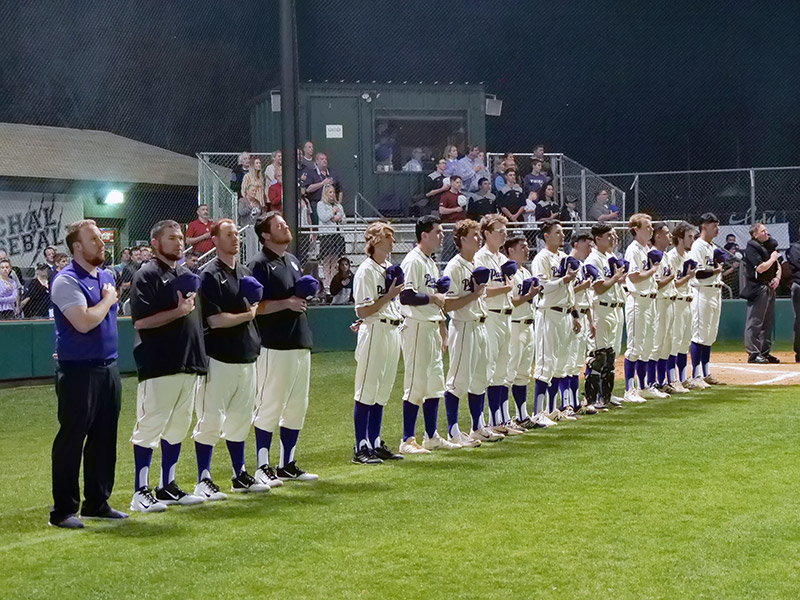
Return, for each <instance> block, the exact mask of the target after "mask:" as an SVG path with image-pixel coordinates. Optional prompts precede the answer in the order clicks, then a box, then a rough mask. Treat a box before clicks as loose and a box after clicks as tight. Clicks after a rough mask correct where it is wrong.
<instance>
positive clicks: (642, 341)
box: [625, 292, 655, 361]
mask: <svg viewBox="0 0 800 600" xmlns="http://www.w3.org/2000/svg"><path fill="white" fill-rule="evenodd" d="M653 300H654V299H653V298H650V297H649V296H647V297H643V296H641V295H640V294H638V293H636V292H632V293H629V294H628V298H627V299H626V300H625V326H626V327H627V330H628V342H627V347H626V348H625V358H627V359H628V360H631V361H633V360H647V358H648V357H649V356H650V351H651V349H652V347H653V337H654V335H655V323H654V321H653V311H654V310H655V305H654V304H653Z"/></svg>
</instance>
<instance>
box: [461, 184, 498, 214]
mask: <svg viewBox="0 0 800 600" xmlns="http://www.w3.org/2000/svg"><path fill="white" fill-rule="evenodd" d="M496 212H497V198H496V197H495V195H494V194H493V193H492V192H491V188H490V183H489V180H488V179H487V178H486V177H481V179H479V180H478V191H477V192H474V193H473V194H470V196H469V203H468V204H467V218H468V219H472V220H473V221H480V220H481V217H482V216H483V215H489V214H492V213H496Z"/></svg>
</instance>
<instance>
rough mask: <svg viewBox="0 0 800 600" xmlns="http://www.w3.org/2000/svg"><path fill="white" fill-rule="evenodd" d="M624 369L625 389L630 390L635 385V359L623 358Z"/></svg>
mask: <svg viewBox="0 0 800 600" xmlns="http://www.w3.org/2000/svg"><path fill="white" fill-rule="evenodd" d="M624 369H625V391H626V392H627V391H629V390H632V389H633V388H635V387H636V386H635V385H634V380H633V379H634V377H636V361H635V360H628V359H627V358H626V359H625V362H624Z"/></svg>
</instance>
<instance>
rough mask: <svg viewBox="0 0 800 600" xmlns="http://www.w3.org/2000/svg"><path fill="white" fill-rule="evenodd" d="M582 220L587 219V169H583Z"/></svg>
mask: <svg viewBox="0 0 800 600" xmlns="http://www.w3.org/2000/svg"><path fill="white" fill-rule="evenodd" d="M581 220H583V221H585V220H586V169H581Z"/></svg>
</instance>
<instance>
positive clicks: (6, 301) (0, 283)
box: [0, 258, 20, 321]
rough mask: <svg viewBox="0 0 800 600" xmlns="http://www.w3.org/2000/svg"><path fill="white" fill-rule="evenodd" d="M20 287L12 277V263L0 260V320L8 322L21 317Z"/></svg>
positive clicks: (5, 259) (3, 259)
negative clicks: (18, 316)
mask: <svg viewBox="0 0 800 600" xmlns="http://www.w3.org/2000/svg"><path fill="white" fill-rule="evenodd" d="M19 296H20V285H19V283H17V279H16V278H15V277H12V276H11V261H10V260H8V259H7V258H2V259H0V319H1V320H4V321H7V320H10V319H16V318H17V315H19Z"/></svg>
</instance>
